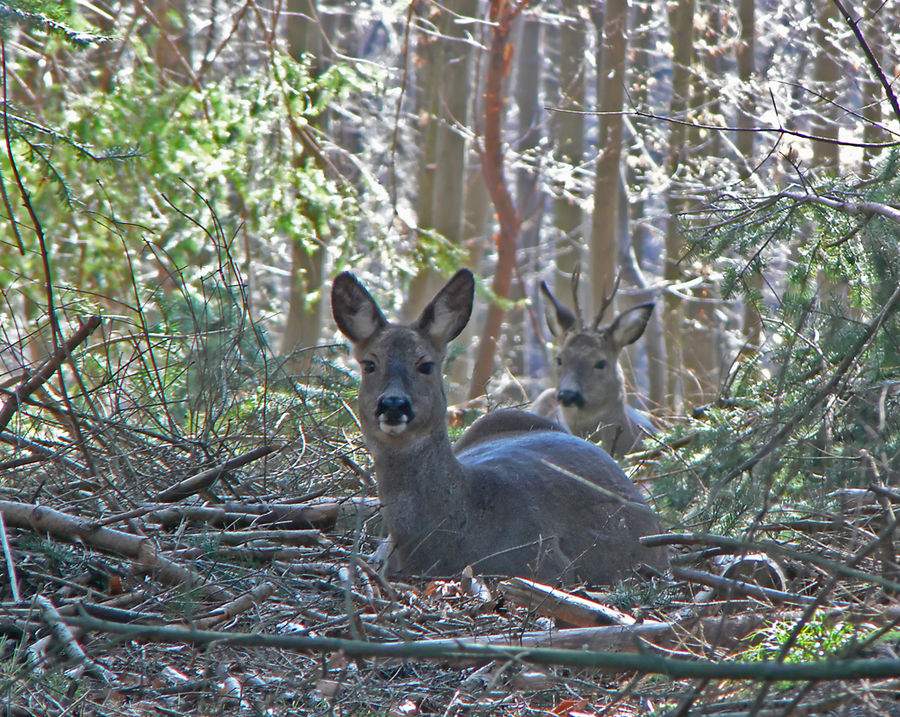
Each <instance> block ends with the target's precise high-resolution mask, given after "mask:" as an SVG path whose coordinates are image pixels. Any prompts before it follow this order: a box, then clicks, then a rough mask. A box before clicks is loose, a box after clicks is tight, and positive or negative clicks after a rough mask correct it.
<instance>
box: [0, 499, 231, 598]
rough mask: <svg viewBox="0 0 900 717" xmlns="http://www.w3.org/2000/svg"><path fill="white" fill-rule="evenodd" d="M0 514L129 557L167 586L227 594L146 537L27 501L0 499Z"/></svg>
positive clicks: (23, 525) (11, 521)
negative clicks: (97, 525)
mask: <svg viewBox="0 0 900 717" xmlns="http://www.w3.org/2000/svg"><path fill="white" fill-rule="evenodd" d="M0 513H3V517H4V518H5V519H6V523H7V525H10V526H13V527H16V528H25V529H28V530H33V531H35V532H36V533H49V534H50V535H52V536H53V537H55V538H58V539H62V540H68V541H78V540H80V541H83V542H84V543H86V544H87V545H90V546H92V547H95V548H98V549H99V550H104V551H106V552H110V553H118V554H119V555H125V556H127V557H129V558H132V559H133V560H134V561H135V562H136V563H137V564H138V565H140V567H141V568H142V569H144V570H147V571H151V572H153V573H154V574H156V575H158V576H159V578H160V580H162V581H163V582H164V583H166V584H167V585H175V586H179V587H194V588H197V589H198V590H200V591H201V592H202V593H203V594H204V595H208V596H222V595H228V594H229V593H228V592H227V591H226V590H225V589H224V588H221V587H219V586H217V585H213V584H211V583H209V582H207V581H206V579H205V578H203V577H202V576H201V575H200V574H199V573H196V572H194V571H193V570H191V569H189V568H186V567H184V566H182V565H177V564H176V563H173V562H172V561H171V560H168V559H167V558H165V557H163V556H162V555H159V554H158V550H157V547H156V544H155V543H154V542H153V541H152V540H150V539H149V538H144V537H141V536H138V535H133V534H131V533H125V532H122V531H120V530H113V529H112V528H95V527H94V526H93V525H91V523H89V522H88V521H86V520H84V519H82V518H79V517H77V516H74V515H69V514H68V513H63V512H61V511H58V510H54V509H53V508H47V507H44V506H40V505H32V504H30V503H14V502H12V501H8V500H3V501H0Z"/></svg>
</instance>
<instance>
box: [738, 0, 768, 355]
mask: <svg viewBox="0 0 900 717" xmlns="http://www.w3.org/2000/svg"><path fill="white" fill-rule="evenodd" d="M738 22H739V23H740V42H739V43H738V46H737V58H736V59H737V69H738V79H739V80H740V82H741V88H742V90H743V92H742V94H741V101H740V106H739V107H738V113H737V127H738V129H739V130H744V131H739V132H738V133H737V137H735V145H736V146H737V149H738V154H740V156H741V157H742V158H743V159H744V161H745V162H746V166H747V167H748V170H750V171H752V170H753V168H754V167H755V166H756V160H755V156H754V155H755V152H756V133H755V132H751V131H750V130H751V128H752V127H753V126H754V124H755V123H756V96H755V94H754V91H753V86H752V82H753V79H754V74H755V72H756V0H739V3H738ZM762 279H763V278H762V273H761V269H757V268H756V267H753V266H750V267H748V268H747V283H748V288H749V289H750V290H752V291H754V292H755V293H759V292H761V291H762V289H763V280H762ZM761 336H762V320H761V317H760V315H759V310H758V309H757V308H756V304H755V302H754V301H751V300H748V301H747V302H746V304H745V305H744V340H745V341H746V342H747V343H748V344H749V345H750V346H751V347H754V346H759V342H760V338H761Z"/></svg>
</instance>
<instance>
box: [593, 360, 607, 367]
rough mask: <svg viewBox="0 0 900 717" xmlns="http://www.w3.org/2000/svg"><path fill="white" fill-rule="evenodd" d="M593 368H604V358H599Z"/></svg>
mask: <svg viewBox="0 0 900 717" xmlns="http://www.w3.org/2000/svg"><path fill="white" fill-rule="evenodd" d="M594 368H599V369H604V368H606V359H600V360H599V361H598V362H597V363H595V364H594Z"/></svg>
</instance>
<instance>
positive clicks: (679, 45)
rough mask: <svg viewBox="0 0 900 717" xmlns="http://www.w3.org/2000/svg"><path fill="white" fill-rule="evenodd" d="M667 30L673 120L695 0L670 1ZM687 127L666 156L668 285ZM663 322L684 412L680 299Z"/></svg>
mask: <svg viewBox="0 0 900 717" xmlns="http://www.w3.org/2000/svg"><path fill="white" fill-rule="evenodd" d="M669 33H670V39H671V42H672V46H673V48H674V57H673V62H672V100H671V104H670V106H669V116H670V117H672V118H674V119H676V120H683V119H686V111H687V108H688V107H689V106H690V105H689V100H690V90H691V74H690V66H691V62H692V59H693V47H694V0H673V2H671V3H669ZM686 143H687V130H686V128H685V126H684V125H681V124H673V125H672V128H671V130H670V134H669V155H668V160H667V167H666V168H667V170H668V175H669V180H670V182H671V183H670V185H669V188H668V191H667V195H666V209H667V213H668V222H667V226H666V240H665V241H666V258H665V265H664V268H663V278H664V279H665V280H666V282H667V283H669V284H674V283H677V282H679V281H681V280H682V279H683V272H682V268H681V266H680V264H679V261H680V259H681V255H682V252H683V250H684V243H683V242H682V238H681V231H680V228H679V226H678V222H679V219H680V216H681V214H682V212H683V210H684V206H685V204H684V200H683V199H682V196H681V194H680V192H681V187H680V184H679V182H680V177H681V175H682V173H683V166H684V164H685V160H686V157H685V150H686ZM663 308H664V313H663V322H664V325H665V333H666V357H667V360H668V379H667V399H668V403H669V407H670V408H671V409H673V410H674V411H675V412H676V413H681V412H683V408H684V407H683V396H684V391H683V385H682V371H683V363H684V357H683V351H682V348H683V347H682V343H681V337H682V330H683V328H684V326H683V323H684V321H683V314H682V306H681V301H680V300H679V299H678V297H676V296H675V295H673V294H671V293H667V294H666V295H665V302H664V307H663Z"/></svg>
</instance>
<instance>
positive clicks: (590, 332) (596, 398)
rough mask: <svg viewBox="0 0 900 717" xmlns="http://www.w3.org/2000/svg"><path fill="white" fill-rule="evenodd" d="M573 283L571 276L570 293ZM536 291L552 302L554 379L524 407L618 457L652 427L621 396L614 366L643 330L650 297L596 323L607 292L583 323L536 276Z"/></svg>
mask: <svg viewBox="0 0 900 717" xmlns="http://www.w3.org/2000/svg"><path fill="white" fill-rule="evenodd" d="M576 287H577V278H576V279H575V280H574V281H573V287H572V294H573V296H575V295H576V294H575V290H576ZM541 291H543V292H544V295H545V296H546V297H547V299H548V300H549V302H550V304H551V305H552V307H553V311H550V310H549V309H548V311H547V323H548V325H549V326H550V331H551V333H553V334H554V336H555V337H556V339H557V342H558V345H559V353H558V354H557V356H556V364H557V367H558V368H557V382H556V388H549V389H547V390H545V391H544V392H543V393H541V394H540V396H538V397H537V398H536V399H535V400H534V402H533V403H532V404H531V406H530V409H531V410H532V411H533V412H535V413H537V414H539V415H542V416H548V417H552V418H554V419H555V420H557V421H559V422H560V423H562V424H563V425H564V426H566V428H568V429H569V430H570V431H572V433H574V434H575V435H576V436H580V437H581V438H585V439H587V440H589V441H592V442H594V443H600V444H601V445H602V446H603V448H605V449H606V451H607V452H608V453H609V454H610V455H611V456H615V457H616V458H619V457H621V456H623V455H625V454H626V453H629V452H631V451H632V450H634V449H635V448H637V446H638V445H639V444H640V442H641V439H642V438H643V437H644V436H645V435H647V434H648V433H650V434H652V433H653V432H654V429H653V426H652V424H651V423H650V421H649V419H648V418H647V417H646V416H644V415H643V414H642V413H640V412H639V411H636V410H635V409H633V408H631V407H630V406H629V405H628V404H627V403H626V402H625V374H624V373H623V372H622V368H621V366H619V354H620V353H621V352H622V349H623V348H625V347H626V346H628V345H629V344H632V343H634V342H635V341H637V340H638V339H639V338H640V336H641V334H643V333H644V329H645V328H647V322H648V321H649V320H650V314H651V312H652V311H653V303H647V304H640V305H639V306H634V307H632V308H630V309H627V310H626V311H623V312H622V313H621V314H619V315H618V316H616V318H615V319H613V321H612V323H610V324H607V325H605V326H600V322H601V321H602V320H603V314H604V312H605V311H606V308H607V307H608V306H609V303H610V302H611V300H612V296H610V297H609V298H607V300H606V301H605V302H604V303H603V306H602V307H601V308H600V310H599V311H598V312H597V316H596V317H595V319H594V321H593V323H592V324H591V325H590V326H585V324H584V320H583V319H582V318H581V317H580V316H578V317H576V315H575V313H573V312H572V311H571V310H570V309H569V308H567V307H566V306H564V305H563V304H561V303H560V302H559V301H557V299H556V297H555V296H553V294H552V293H551V292H550V289H549V288H548V287H547V284H546V282H541ZM613 294H615V289H614V290H613ZM576 311H577V301H576ZM578 313H579V314H580V312H578Z"/></svg>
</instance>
